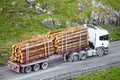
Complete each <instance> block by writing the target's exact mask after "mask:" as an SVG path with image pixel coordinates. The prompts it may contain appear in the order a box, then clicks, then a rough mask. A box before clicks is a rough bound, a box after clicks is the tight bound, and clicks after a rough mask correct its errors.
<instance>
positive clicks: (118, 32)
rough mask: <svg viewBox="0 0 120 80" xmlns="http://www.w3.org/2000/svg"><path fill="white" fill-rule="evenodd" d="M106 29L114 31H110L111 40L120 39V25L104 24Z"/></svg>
mask: <svg viewBox="0 0 120 80" xmlns="http://www.w3.org/2000/svg"><path fill="white" fill-rule="evenodd" d="M103 28H104V29H107V30H108V31H109V30H110V29H112V30H113V31H110V32H109V33H110V35H109V40H110V41H117V40H120V26H112V25H104V26H103Z"/></svg>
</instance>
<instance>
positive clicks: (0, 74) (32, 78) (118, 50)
mask: <svg viewBox="0 0 120 80" xmlns="http://www.w3.org/2000/svg"><path fill="white" fill-rule="evenodd" d="M115 61H120V41H116V42H112V43H110V46H109V54H107V55H104V56H102V57H90V58H87V59H86V60H83V61H78V62H64V61H63V59H62V58H58V59H54V60H52V61H50V62H49V68H48V69H47V70H40V71H37V72H31V73H28V74H23V73H16V72H14V71H12V70H10V69H8V68H7V67H1V68H0V80H41V79H45V78H49V77H53V76H55V75H59V74H62V73H67V72H71V71H76V70H80V69H86V68H90V67H95V66H100V65H104V64H106V63H111V62H115Z"/></svg>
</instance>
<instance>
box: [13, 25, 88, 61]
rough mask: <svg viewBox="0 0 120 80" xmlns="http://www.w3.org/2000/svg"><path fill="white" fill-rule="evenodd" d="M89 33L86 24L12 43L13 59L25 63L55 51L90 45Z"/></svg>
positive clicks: (60, 51) (59, 51)
mask: <svg viewBox="0 0 120 80" xmlns="http://www.w3.org/2000/svg"><path fill="white" fill-rule="evenodd" d="M87 38H88V33H87V29H86V28H85V27H84V26H77V27H70V28H68V29H65V30H59V31H54V32H49V33H47V35H46V36H39V37H37V38H33V39H30V40H26V41H23V42H21V43H18V44H15V45H12V56H11V57H12V59H13V60H14V61H17V62H20V63H25V62H29V61H34V60H38V59H42V58H47V57H49V56H51V55H54V53H57V54H63V53H66V52H69V51H73V50H78V49H82V48H84V47H86V46H87V45H88V41H87Z"/></svg>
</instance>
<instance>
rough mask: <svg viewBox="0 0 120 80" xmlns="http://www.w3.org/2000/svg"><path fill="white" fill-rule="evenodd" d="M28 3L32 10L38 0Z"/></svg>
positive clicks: (28, 0) (28, 1)
mask: <svg viewBox="0 0 120 80" xmlns="http://www.w3.org/2000/svg"><path fill="white" fill-rule="evenodd" d="M26 2H27V3H28V4H29V6H30V8H32V7H33V6H34V5H35V4H36V3H37V0H26Z"/></svg>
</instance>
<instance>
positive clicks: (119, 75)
mask: <svg viewBox="0 0 120 80" xmlns="http://www.w3.org/2000/svg"><path fill="white" fill-rule="evenodd" d="M76 80H120V66H119V67H115V68H112V69H107V70H105V71H102V72H96V73H95V72H93V73H91V74H89V75H83V76H80V77H78V78H77V79H76Z"/></svg>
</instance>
